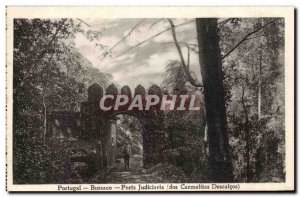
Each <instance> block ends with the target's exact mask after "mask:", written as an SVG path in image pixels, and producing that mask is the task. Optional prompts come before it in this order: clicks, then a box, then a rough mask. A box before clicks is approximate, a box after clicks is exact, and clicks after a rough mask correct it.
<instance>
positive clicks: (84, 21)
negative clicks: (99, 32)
mask: <svg viewBox="0 0 300 197" xmlns="http://www.w3.org/2000/svg"><path fill="white" fill-rule="evenodd" d="M76 19H77V20H79V21H80V22H82V23H83V24H85V25H86V26H88V27H91V25H90V24H88V23H87V22H85V21H83V20H81V19H80V18H76Z"/></svg>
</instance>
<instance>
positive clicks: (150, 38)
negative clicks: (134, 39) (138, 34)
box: [114, 19, 195, 58]
mask: <svg viewBox="0 0 300 197" xmlns="http://www.w3.org/2000/svg"><path fill="white" fill-rule="evenodd" d="M194 21H195V19H193V20H190V21H187V22H184V23H181V24H179V25H176V26H174V28H176V27H180V26H183V25H186V24H188V23H191V22H194ZM171 29H172V27H170V28H168V29H165V30H164V31H161V32H159V33H157V34H155V35H153V36H151V37H149V38H147V39H146V40H144V41H142V42H140V43H138V44H136V45H134V46H132V47H130V48H129V49H128V50H126V51H125V52H123V53H121V54H120V55H117V56H116V57H114V58H118V57H121V56H122V55H124V54H126V53H128V52H129V51H131V50H132V49H134V48H136V47H138V46H140V45H142V44H144V43H145V42H148V41H149V40H152V39H153V38H155V37H157V36H159V35H161V34H163V33H165V32H167V31H169V30H171Z"/></svg>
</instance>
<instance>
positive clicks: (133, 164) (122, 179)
mask: <svg viewBox="0 0 300 197" xmlns="http://www.w3.org/2000/svg"><path fill="white" fill-rule="evenodd" d="M142 159H143V158H142V157H141V156H139V155H133V156H131V157H130V167H129V169H125V167H124V160H123V159H119V160H118V161H119V162H120V163H117V164H116V166H114V167H113V168H112V169H110V170H109V172H108V173H107V174H106V176H105V182H106V183H148V182H149V181H150V182H152V181H153V178H154V176H157V174H156V173H148V172H147V170H145V169H143V164H142Z"/></svg>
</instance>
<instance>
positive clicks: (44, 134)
mask: <svg viewBox="0 0 300 197" xmlns="http://www.w3.org/2000/svg"><path fill="white" fill-rule="evenodd" d="M43 106H44V133H43V140H44V143H45V142H46V134H47V105H46V102H45V96H43Z"/></svg>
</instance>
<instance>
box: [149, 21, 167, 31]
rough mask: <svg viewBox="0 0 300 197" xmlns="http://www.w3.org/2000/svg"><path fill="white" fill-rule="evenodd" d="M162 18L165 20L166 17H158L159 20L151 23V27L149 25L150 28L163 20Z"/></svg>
mask: <svg viewBox="0 0 300 197" xmlns="http://www.w3.org/2000/svg"><path fill="white" fill-rule="evenodd" d="M162 20H164V18H161V19H158V20H157V21H155V22H154V23H152V24H151V25H150V27H149V30H150V29H151V28H152V27H153V26H155V25H156V24H157V23H159V22H160V21H162Z"/></svg>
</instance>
